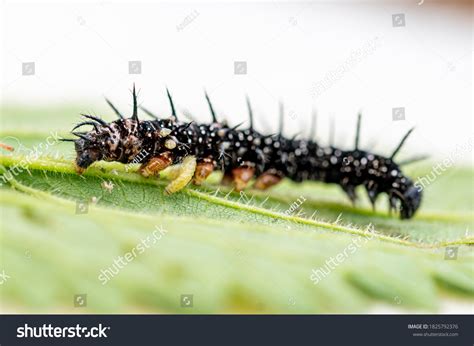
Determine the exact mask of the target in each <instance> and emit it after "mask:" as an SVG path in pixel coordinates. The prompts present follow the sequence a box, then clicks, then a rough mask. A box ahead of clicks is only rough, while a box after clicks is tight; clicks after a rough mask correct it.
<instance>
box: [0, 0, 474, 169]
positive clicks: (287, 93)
mask: <svg viewBox="0 0 474 346" xmlns="http://www.w3.org/2000/svg"><path fill="white" fill-rule="evenodd" d="M1 56H2V78H1V81H2V89H1V93H2V95H1V98H2V108H3V109H5V107H23V108H25V107H26V108H27V109H29V111H31V112H34V111H35V109H38V108H44V107H50V108H54V107H63V106H64V105H75V107H74V111H70V112H69V111H68V112H64V114H62V113H61V115H60V117H61V119H59V118H57V121H58V123H63V124H64V123H67V124H70V125H73V124H74V123H76V122H77V120H78V117H79V114H78V113H79V112H80V111H83V112H94V113H96V114H100V115H104V116H105V117H106V118H111V115H112V112H111V111H110V110H109V109H107V108H106V105H105V102H104V101H103V97H104V96H107V97H108V98H110V99H111V100H113V101H114V102H115V103H116V104H117V106H118V107H119V109H120V110H122V111H123V112H130V109H131V96H130V89H131V87H132V84H133V83H136V85H137V87H138V89H139V90H140V102H141V103H142V105H144V106H146V107H147V108H149V109H150V110H153V111H156V112H157V113H158V114H163V115H169V109H168V104H167V101H166V94H165V87H166V86H168V87H169V88H170V90H171V92H172V94H173V96H174V98H175V102H176V103H177V105H178V107H179V109H180V110H181V111H184V110H187V111H189V112H191V113H192V114H193V116H194V117H196V118H197V119H199V120H202V121H208V119H209V114H208V109H207V106H206V103H205V100H204V97H203V89H204V88H205V89H206V90H207V91H208V92H209V94H210V96H211V99H212V100H213V102H214V104H215V107H216V108H217V110H218V113H219V116H220V117H221V119H223V118H226V119H228V121H229V122H230V123H231V124H236V123H239V122H241V121H243V120H246V119H247V111H246V105H245V95H249V97H250V99H251V101H252V104H253V107H254V112H255V113H256V115H257V120H256V122H257V127H258V129H260V130H262V131H263V132H274V131H275V130H276V128H277V126H278V124H277V122H278V120H277V119H278V102H279V101H280V100H282V101H283V102H284V105H285V110H286V113H285V114H286V116H285V131H286V134H287V135H293V134H295V133H298V132H301V133H302V134H303V135H304V134H306V133H307V131H308V127H309V123H310V117H311V111H312V109H314V110H316V111H317V114H318V128H317V135H318V137H317V138H318V140H320V141H321V142H322V143H327V142H328V137H329V127H330V119H331V118H333V119H334V121H335V124H336V125H335V128H336V135H335V138H336V144H337V145H339V146H341V147H343V148H351V147H352V146H353V140H354V131H355V120H356V114H357V112H359V111H362V114H363V116H364V118H363V125H362V126H363V127H362V143H363V146H364V145H365V147H366V148H372V150H375V151H376V152H380V153H385V154H388V153H389V152H390V151H391V150H392V148H393V147H394V146H395V145H396V144H397V142H398V141H399V139H400V138H401V137H402V135H403V134H404V133H405V131H406V130H407V129H408V128H410V127H412V126H416V127H417V130H416V131H415V133H414V135H413V136H412V137H411V138H410V140H409V142H408V143H407V147H406V148H405V151H404V153H405V154H406V155H407V156H411V155H414V154H426V153H427V154H430V155H431V157H434V158H438V157H439V158H443V157H446V156H451V155H453V152H456V150H457V146H459V145H465V144H466V143H467V142H468V140H469V139H470V138H471V139H472V130H473V126H472V118H473V117H472V4H471V3H470V2H468V1H466V2H461V1H445V2H441V1H438V2H436V1H429V0H424V1H423V0H420V1H398V2H387V1H373V2H370V1H364V2H362V1H333V2H326V1H313V2H304V3H293V2H291V3H290V2H277V1H263V2H252V1H245V2H244V1H238V2H219V3H217V2H206V3H202V2H189V1H188V2H179V1H178V2H176V1H173V2H171V1H170V2H153V3H152V2H140V3H138V2H113V1H87V2H76V3H67V4H66V3H60V2H48V3H41V2H35V3H29V2H21V1H20V2H18V1H15V2H11V1H5V2H3V4H2V55H1ZM76 111H77V112H76ZM55 119H56V118H55ZM55 119H53V122H51V119H48V121H47V124H44V119H43V122H42V119H38V123H36V124H32V123H31V122H26V123H25V124H22V126H23V127H24V128H25V129H28V128H35V127H36V126H38V125H39V124H42V123H43V124H42V125H43V126H48V127H51V129H54V127H55V123H54V121H55ZM8 122H9V118H8V112H4V115H3V116H2V120H1V126H2V127H8ZM66 128H68V127H66ZM471 143H472V141H471ZM457 159H458V160H460V161H462V162H464V163H469V162H470V163H471V164H472V145H471V146H470V150H464V151H462V152H461V153H460V155H457Z"/></svg>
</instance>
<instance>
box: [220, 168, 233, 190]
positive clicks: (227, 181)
mask: <svg viewBox="0 0 474 346" xmlns="http://www.w3.org/2000/svg"><path fill="white" fill-rule="evenodd" d="M232 180H233V177H232V171H225V172H224V175H223V176H222V180H221V184H222V185H224V186H232Z"/></svg>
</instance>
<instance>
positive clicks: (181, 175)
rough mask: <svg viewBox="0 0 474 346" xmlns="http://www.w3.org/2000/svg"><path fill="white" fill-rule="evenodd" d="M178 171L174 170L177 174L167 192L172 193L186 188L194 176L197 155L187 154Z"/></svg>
mask: <svg viewBox="0 0 474 346" xmlns="http://www.w3.org/2000/svg"><path fill="white" fill-rule="evenodd" d="M178 167H179V168H177V171H174V170H173V172H172V174H173V175H176V178H174V179H173V180H172V181H171V182H170V183H169V184H168V185H167V186H166V188H165V193H166V194H167V195H171V194H172V193H175V192H177V191H179V190H181V189H182V188H184V187H185V186H186V185H187V184H188V183H189V182H190V181H191V179H192V178H193V175H194V172H195V171H196V157H195V156H186V157H185V158H184V160H183V162H182V163H181V164H180V165H179V166H178Z"/></svg>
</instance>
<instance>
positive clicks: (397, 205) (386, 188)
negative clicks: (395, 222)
mask: <svg viewBox="0 0 474 346" xmlns="http://www.w3.org/2000/svg"><path fill="white" fill-rule="evenodd" d="M379 162H380V160H379ZM382 162H383V163H384V165H383V166H381V167H379V168H380V170H379V171H377V176H373V175H372V176H371V178H370V179H369V180H368V181H366V182H365V183H364V185H365V188H366V190H367V193H368V196H369V199H370V201H371V203H372V205H373V206H374V205H375V201H376V199H377V197H378V196H379V195H380V194H381V193H387V195H388V199H389V210H393V209H395V210H399V211H400V219H410V218H412V217H413V216H414V215H415V213H416V211H417V210H418V208H419V207H420V205H421V200H422V197H423V195H422V191H421V190H420V189H419V188H418V187H417V186H416V185H415V184H413V182H412V180H411V179H410V178H408V177H406V176H405V175H404V174H403V173H402V171H401V170H400V169H399V167H398V166H397V165H396V164H394V163H393V162H389V163H388V164H387V162H386V161H382ZM385 164H387V165H385Z"/></svg>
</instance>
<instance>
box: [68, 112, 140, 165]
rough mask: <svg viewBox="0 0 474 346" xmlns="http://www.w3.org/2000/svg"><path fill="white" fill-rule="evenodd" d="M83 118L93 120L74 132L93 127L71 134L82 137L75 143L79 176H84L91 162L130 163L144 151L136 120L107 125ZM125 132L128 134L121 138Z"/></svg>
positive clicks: (84, 123)
mask: <svg viewBox="0 0 474 346" xmlns="http://www.w3.org/2000/svg"><path fill="white" fill-rule="evenodd" d="M83 116H84V117H86V118H88V119H90V120H92V121H85V122H82V123H80V124H78V125H77V126H76V127H75V128H74V129H76V128H78V127H80V126H83V125H92V126H93V127H94V128H93V129H92V130H91V131H89V132H72V133H73V134H74V135H76V136H77V137H79V138H78V139H76V140H74V144H75V150H76V171H77V172H78V173H83V172H84V170H85V169H87V167H89V166H90V165H91V164H92V163H94V162H95V161H100V160H104V161H119V162H123V163H129V162H132V161H133V160H134V158H135V157H136V156H137V155H138V154H139V153H140V152H141V150H142V147H143V140H142V139H141V137H142V136H140V133H139V124H138V122H137V121H135V120H133V119H120V120H117V121H114V122H112V123H110V124H107V123H106V122H105V121H103V120H102V119H100V118H97V117H93V116H90V115H83ZM74 129H73V130H74ZM124 133H126V134H127V135H126V136H122V134H124Z"/></svg>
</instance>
